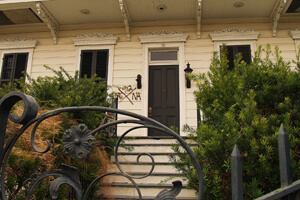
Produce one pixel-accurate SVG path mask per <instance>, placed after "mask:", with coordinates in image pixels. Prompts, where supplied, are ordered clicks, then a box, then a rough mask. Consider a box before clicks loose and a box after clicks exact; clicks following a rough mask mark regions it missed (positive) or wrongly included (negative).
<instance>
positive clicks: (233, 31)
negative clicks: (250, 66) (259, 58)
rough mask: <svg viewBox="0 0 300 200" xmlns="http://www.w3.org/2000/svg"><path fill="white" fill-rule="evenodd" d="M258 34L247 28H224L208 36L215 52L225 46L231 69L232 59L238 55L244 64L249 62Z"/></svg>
mask: <svg viewBox="0 0 300 200" xmlns="http://www.w3.org/2000/svg"><path fill="white" fill-rule="evenodd" d="M259 34H260V32H257V31H254V30H253V29H247V28H238V27H232V28H226V29H223V30H216V31H215V32H214V33H211V34H210V37H211V39H212V41H213V42H214V49H215V51H220V50H221V47H222V46H223V45H225V46H226V47H227V49H228V60H229V63H228V64H229V69H233V67H234V66H233V64H234V62H233V61H234V59H235V58H236V55H237V54H238V53H242V60H244V61H245V62H246V63H250V62H251V55H254V54H255V52H254V51H255V50H256V41H257V39H258V36H259Z"/></svg>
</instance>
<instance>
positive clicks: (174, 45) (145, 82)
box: [141, 42, 186, 137]
mask: <svg viewBox="0 0 300 200" xmlns="http://www.w3.org/2000/svg"><path fill="white" fill-rule="evenodd" d="M153 49H155V50H157V49H161V50H164V49H176V50H178V67H179V69H178V71H179V73H178V75H179V123H180V124H179V127H178V128H179V134H180V135H181V136H186V134H185V133H183V132H182V131H181V128H182V127H183V125H184V124H186V112H185V110H186V99H185V91H186V88H185V73H184V68H185V56H184V55H185V54H184V42H171V43H163V42H158V43H147V44H143V68H142V77H143V78H142V86H143V87H142V112H141V114H142V115H144V116H148V94H149V65H150V63H149V51H151V50H153ZM171 62H173V61H171ZM171 62H170V63H168V62H165V61H164V65H170V64H171ZM161 64H162V63H161ZM141 134H142V135H141V136H144V137H147V136H148V131H147V130H146V129H144V130H143V131H142V133H141Z"/></svg>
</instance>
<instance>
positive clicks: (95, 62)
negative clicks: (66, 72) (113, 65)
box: [80, 50, 108, 80]
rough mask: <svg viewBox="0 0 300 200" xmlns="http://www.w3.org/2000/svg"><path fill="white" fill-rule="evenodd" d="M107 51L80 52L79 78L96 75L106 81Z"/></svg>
mask: <svg viewBox="0 0 300 200" xmlns="http://www.w3.org/2000/svg"><path fill="white" fill-rule="evenodd" d="M107 67H108V50H84V51H82V52H81V67H80V77H81V78H82V77H84V75H86V76H87V78H91V77H92V76H94V75H95V74H96V76H97V77H99V78H101V80H107V71H108V70H107Z"/></svg>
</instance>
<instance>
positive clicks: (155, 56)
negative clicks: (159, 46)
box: [150, 50, 177, 61]
mask: <svg viewBox="0 0 300 200" xmlns="http://www.w3.org/2000/svg"><path fill="white" fill-rule="evenodd" d="M162 60H177V51H171V50H170V51H151V52H150V61H162Z"/></svg>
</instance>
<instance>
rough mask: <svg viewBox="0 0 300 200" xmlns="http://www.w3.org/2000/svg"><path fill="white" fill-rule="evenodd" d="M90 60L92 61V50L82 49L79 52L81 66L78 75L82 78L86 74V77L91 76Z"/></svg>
mask: <svg viewBox="0 0 300 200" xmlns="http://www.w3.org/2000/svg"><path fill="white" fill-rule="evenodd" d="M92 61H93V52H92V51H82V52H81V68H80V77H81V78H83V77H84V76H85V75H86V76H87V78H91V75H92Z"/></svg>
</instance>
